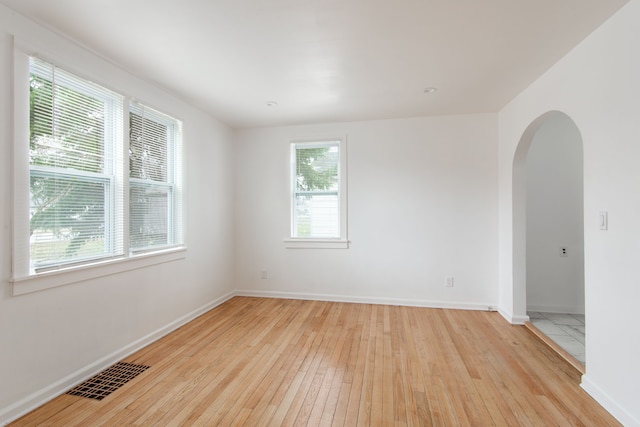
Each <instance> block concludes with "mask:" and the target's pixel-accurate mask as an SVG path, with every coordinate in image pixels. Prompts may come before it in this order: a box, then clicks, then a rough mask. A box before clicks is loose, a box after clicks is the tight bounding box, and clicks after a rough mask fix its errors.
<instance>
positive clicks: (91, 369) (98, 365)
mask: <svg viewBox="0 0 640 427" xmlns="http://www.w3.org/2000/svg"><path fill="white" fill-rule="evenodd" d="M234 296H235V293H234V292H230V293H228V294H226V295H223V296H221V297H220V298H217V299H215V300H214V301H212V302H210V303H208V304H206V305H204V306H202V307H200V308H198V309H196V310H194V311H192V312H191V313H188V314H186V315H184V316H182V317H180V318H179V319H176V320H174V321H173V322H171V323H169V324H168V325H165V326H163V327H162V328H160V329H157V330H155V331H153V332H151V333H150V334H148V335H146V336H144V337H142V338H140V339H138V340H136V341H134V342H132V343H130V344H128V345H126V346H124V347H122V348H120V349H118V350H116V351H114V352H113V353H111V354H109V355H107V356H105V357H103V358H101V359H98V360H96V361H95V362H93V363H91V364H90V365H87V366H85V367H83V368H81V369H79V370H77V371H76V372H74V373H72V374H70V375H67V376H66V377H64V378H62V379H60V380H58V381H56V382H55V383H53V384H51V385H49V386H47V387H45V388H43V389H41V390H38V391H37V392H35V393H32V394H31V395H29V396H27V397H25V398H24V399H22V400H20V401H18V402H16V403H14V404H13V405H11V406H8V407H6V408H1V409H0V425H2V426H4V425H7V424H9V423H10V422H11V421H14V420H16V419H18V418H20V417H21V416H23V415H25V414H27V413H28V412H30V411H32V410H34V409H35V408H37V407H39V406H41V405H43V404H44V403H46V402H48V401H50V400H51V399H53V398H55V397H57V396H59V395H61V394H63V393H65V392H67V391H68V390H70V389H71V388H73V387H74V386H76V385H77V384H80V383H82V382H83V381H85V380H87V379H89V378H91V377H93V376H94V375H96V374H97V373H99V372H101V371H103V370H104V369H106V368H108V367H109V366H111V365H113V364H115V363H117V362H118V361H120V360H122V359H124V358H125V357H127V356H129V355H130V354H133V353H135V352H136V351H138V350H140V349H142V348H144V347H146V346H148V345H149V344H151V343H153V342H155V341H157V340H159V339H160V338H162V337H164V336H165V335H167V334H169V333H171V332H173V331H174V330H176V329H178V328H179V327H181V326H183V325H185V324H186V323H189V322H190V321H192V320H193V319H195V318H196V317H198V316H200V315H202V314H204V313H206V312H207V311H209V310H211V309H213V308H214V307H217V306H218V305H220V304H222V303H224V302H225V301H227V300H229V299H231V298H233V297H234Z"/></svg>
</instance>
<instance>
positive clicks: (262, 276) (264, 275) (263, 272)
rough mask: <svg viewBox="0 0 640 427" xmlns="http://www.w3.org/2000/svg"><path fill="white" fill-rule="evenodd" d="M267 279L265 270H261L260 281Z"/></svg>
mask: <svg viewBox="0 0 640 427" xmlns="http://www.w3.org/2000/svg"><path fill="white" fill-rule="evenodd" d="M268 277H269V275H268V274H267V270H261V271H260V279H262V280H265V279H267V278H268Z"/></svg>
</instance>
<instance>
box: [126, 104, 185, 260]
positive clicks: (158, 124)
mask: <svg viewBox="0 0 640 427" xmlns="http://www.w3.org/2000/svg"><path fill="white" fill-rule="evenodd" d="M179 139H180V123H179V122H178V121H177V120H175V119H173V118H171V117H169V116H166V115H164V114H162V113H159V112H157V111H155V110H152V109H150V108H148V107H144V106H141V105H137V104H133V105H131V106H130V109H129V245H130V248H131V251H132V252H139V251H148V250H153V249H157V248H162V247H169V246H173V245H177V244H181V243H182V240H181V229H180V224H181V221H179V215H180V212H181V210H182V209H181V200H180V197H179V194H178V192H177V184H178V182H177V181H178V180H177V178H178V174H177V170H178V167H177V166H178V165H177V157H176V151H177V150H176V148H177V141H178V140H179Z"/></svg>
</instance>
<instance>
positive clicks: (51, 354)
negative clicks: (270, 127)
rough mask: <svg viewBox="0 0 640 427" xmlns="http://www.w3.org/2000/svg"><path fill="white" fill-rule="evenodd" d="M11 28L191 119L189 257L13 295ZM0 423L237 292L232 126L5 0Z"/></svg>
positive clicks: (79, 68) (0, 53)
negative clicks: (9, 7) (9, 6)
mask: <svg viewBox="0 0 640 427" xmlns="http://www.w3.org/2000/svg"><path fill="white" fill-rule="evenodd" d="M11 35H16V37H17V38H18V39H20V40H21V41H22V42H26V43H28V44H30V45H32V46H36V47H42V49H43V50H44V51H47V52H48V53H47V55H48V56H52V57H53V58H55V59H56V60H57V61H59V62H60V63H63V64H70V65H71V66H72V67H73V68H74V70H75V71H76V72H81V73H82V74H84V75H87V76H91V77H92V78H94V79H96V80H97V81H100V82H104V83H108V84H109V85H110V86H111V87H112V88H115V89H117V90H119V91H122V92H123V93H125V94H127V95H131V96H135V97H136V98H138V99H140V100H141V101H142V102H145V103H146V104H148V105H150V106H152V107H155V108H157V109H159V110H161V111H164V112H167V113H169V114H172V115H174V116H176V117H178V118H180V119H181V120H183V122H184V129H185V135H184V138H185V149H186V153H185V154H186V164H187V169H186V170H187V172H186V203H187V215H186V222H187V245H188V251H187V254H186V258H185V259H182V260H179V261H174V262H171V263H167V264H161V265H157V266H154V267H148V268H143V269H139V270H134V271H129V272H127V273H121V274H114V275H110V276H105V277H101V278H99V279H94V280H90V281H86V282H82V283H75V284H71V285H66V286H62V287H58V288H53V289H48V290H45V291H41V292H36V293H30V294H26V295H21V296H12V294H11V288H10V283H9V278H10V275H11V271H10V269H11V246H10V242H11V211H12V206H11V203H10V200H11V180H12V178H11V177H12V175H11V170H12V164H11V158H12V156H11V152H12V148H11V147H12V140H11V127H12V118H11V117H12V101H11V96H10V94H11V93H12V78H11V75H12V69H13V68H12V67H13V66H12V56H13V44H12V38H11ZM0 93H1V94H2V96H1V97H0V224H1V226H0V255H1V263H0V424H3V422H6V421H7V420H9V419H11V418H14V417H16V416H17V415H20V414H21V413H22V412H24V411H25V410H27V409H30V408H31V407H33V405H37V404H39V403H42V401H43V400H47V399H49V398H51V397H52V396H53V395H54V394H56V393H59V392H61V391H64V389H65V387H69V386H70V385H72V384H74V383H76V382H78V381H79V380H82V379H83V377H84V376H87V375H90V374H92V373H95V372H96V371H97V370H100V369H101V368H103V367H105V365H108V364H110V363H113V362H115V361H116V360H118V359H119V358H120V357H122V356H123V355H125V354H126V353H128V352H130V351H133V350H134V349H135V348H136V347H138V346H140V345H143V344H145V343H146V342H149V341H150V340H152V339H154V338H156V337H157V336H159V334H162V333H166V332H167V331H168V330H169V329H171V328H172V327H175V326H177V325H178V324H179V323H180V322H182V321H185V320H187V319H188V318H189V317H190V316H192V315H195V314H197V313H198V312H200V311H201V310H203V309H207V308H209V307H211V306H212V305H214V304H216V303H218V302H220V301H221V300H223V299H224V298H226V296H227V295H228V294H229V293H230V292H232V290H233V283H234V278H233V229H232V223H233V212H232V210H231V209H230V208H229V207H230V206H231V205H232V203H233V196H232V184H233V183H232V171H231V167H232V166H231V165H230V162H229V161H228V160H229V159H231V158H232V157H233V155H232V150H233V146H232V144H231V141H232V134H231V131H230V130H229V129H228V128H227V127H225V126H223V125H221V124H220V123H218V122H216V121H214V120H212V119H211V118H210V117H208V116H207V115H205V114H204V113H201V112H200V111H197V110H195V109H193V108H192V107H190V106H189V105H187V104H186V103H185V102H183V101H181V100H179V99H176V98H174V97H172V96H171V95H169V94H167V93H164V92H163V91H162V90H160V89H158V88H157V87H153V86H151V85H149V84H147V83H145V82H144V81H142V80H140V79H138V78H136V77H134V76H132V75H130V74H128V73H126V72H124V71H123V70H121V69H118V68H117V67H115V66H113V65H112V64H109V63H107V62H105V61H103V60H100V59H98V58H97V57H95V56H94V55H92V54H89V53H88V52H87V51H85V50H83V49H82V48H80V47H79V46H77V45H74V44H72V43H70V42H69V41H67V40H64V39H62V38H61V37H58V36H56V35H54V34H52V33H50V32H48V31H46V30H44V29H43V28H41V27H39V26H37V25H35V24H33V23H32V22H29V21H26V20H24V19H22V18H21V17H19V16H13V15H12V13H11V12H10V11H9V10H7V9H5V8H4V7H3V6H0Z"/></svg>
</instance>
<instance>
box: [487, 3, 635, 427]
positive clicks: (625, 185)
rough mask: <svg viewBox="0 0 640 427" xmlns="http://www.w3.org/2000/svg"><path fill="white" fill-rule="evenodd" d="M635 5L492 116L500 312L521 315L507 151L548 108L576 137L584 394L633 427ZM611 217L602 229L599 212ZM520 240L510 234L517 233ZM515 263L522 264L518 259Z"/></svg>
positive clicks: (510, 159) (510, 155)
mask: <svg viewBox="0 0 640 427" xmlns="http://www.w3.org/2000/svg"><path fill="white" fill-rule="evenodd" d="M638 22H640V0H632V1H630V2H629V3H628V4H627V5H626V6H625V7H623V8H622V9H621V10H620V11H619V12H618V13H617V14H616V15H614V16H613V17H612V18H611V19H610V20H609V21H607V22H606V23H604V24H603V25H602V26H601V27H600V28H599V29H597V30H596V31H595V32H594V33H593V34H591V35H590V36H589V37H588V38H587V39H585V40H584V41H583V42H582V43H581V44H579V45H578V46H577V47H576V48H575V49H573V50H572V51H571V52H570V53H569V54H568V55H567V56H566V57H565V58H563V59H562V60H561V61H559V62H558V63H557V64H556V65H554V66H553V67H552V68H551V69H550V70H549V71H548V72H547V73H545V74H544V75H543V76H542V77H540V78H539V79H538V80H537V81H536V82H535V83H534V84H532V85H531V86H530V87H529V88H528V89H527V90H525V91H524V92H523V93H522V94H520V95H519V96H518V97H517V98H516V99H514V100H513V101H512V102H511V103H510V104H509V105H508V106H507V107H505V108H504V109H503V110H502V111H501V112H500V114H499V174H500V175H499V176H500V184H499V185H500V190H499V191H500V207H499V211H500V226H499V227H500V310H501V312H502V313H503V314H505V315H506V316H507V317H509V316H518V315H520V314H522V313H520V310H522V309H523V307H522V306H521V301H520V295H519V294H518V292H519V290H518V289H517V288H514V287H513V284H514V278H515V277H517V276H518V274H521V272H520V271H517V270H514V269H513V268H512V266H513V265H514V259H513V249H514V247H515V246H514V240H513V237H514V231H515V233H516V235H517V230H514V228H513V223H514V217H513V216H512V207H513V202H514V201H517V197H516V199H514V197H513V194H512V178H513V173H514V172H515V171H514V170H513V162H514V154H516V148H517V145H518V143H519V141H520V140H521V138H522V137H523V134H524V133H525V130H527V128H528V127H529V125H530V124H531V123H532V122H533V121H534V120H536V118H538V117H539V116H541V115H542V114H545V113H546V112H548V111H550V110H559V111H562V112H564V113H566V114H567V115H569V117H571V118H572V119H573V120H574V121H575V123H576V125H577V127H578V129H579V130H580V133H581V134H582V138H583V144H584V146H583V150H584V210H585V217H584V227H585V242H584V244H585V312H586V316H587V317H586V322H587V325H588V327H587V336H586V342H587V347H586V352H587V354H586V358H587V360H589V365H588V366H587V373H586V375H585V376H584V377H583V382H582V383H583V387H585V389H586V390H587V391H589V393H591V394H592V395H593V396H594V397H595V398H596V399H597V400H598V401H599V402H600V403H602V404H603V405H604V406H605V407H606V408H607V409H608V410H609V411H610V412H612V413H613V414H614V415H615V416H617V417H618V418H619V419H620V420H621V421H623V423H625V424H626V425H640V405H638V402H640V386H639V385H640V365H639V364H638V363H637V355H638V354H640V339H637V332H635V328H634V326H633V325H636V324H637V315H636V313H637V310H638V301H640V286H638V277H640V262H638V260H639V259H640V239H638V235H640V221H639V218H640V198H639V197H638V189H639V188H640V167H638V159H640V143H639V138H640V120H638V117H640V80H639V79H638V76H639V75H640V56H639V55H638V51H639V50H640V26H638ZM601 210H606V211H608V212H609V230H608V231H600V230H599V228H598V221H597V219H598V212H599V211H601ZM516 237H517V236H516ZM516 266H517V267H518V266H520V264H518V263H517V262H516Z"/></svg>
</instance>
